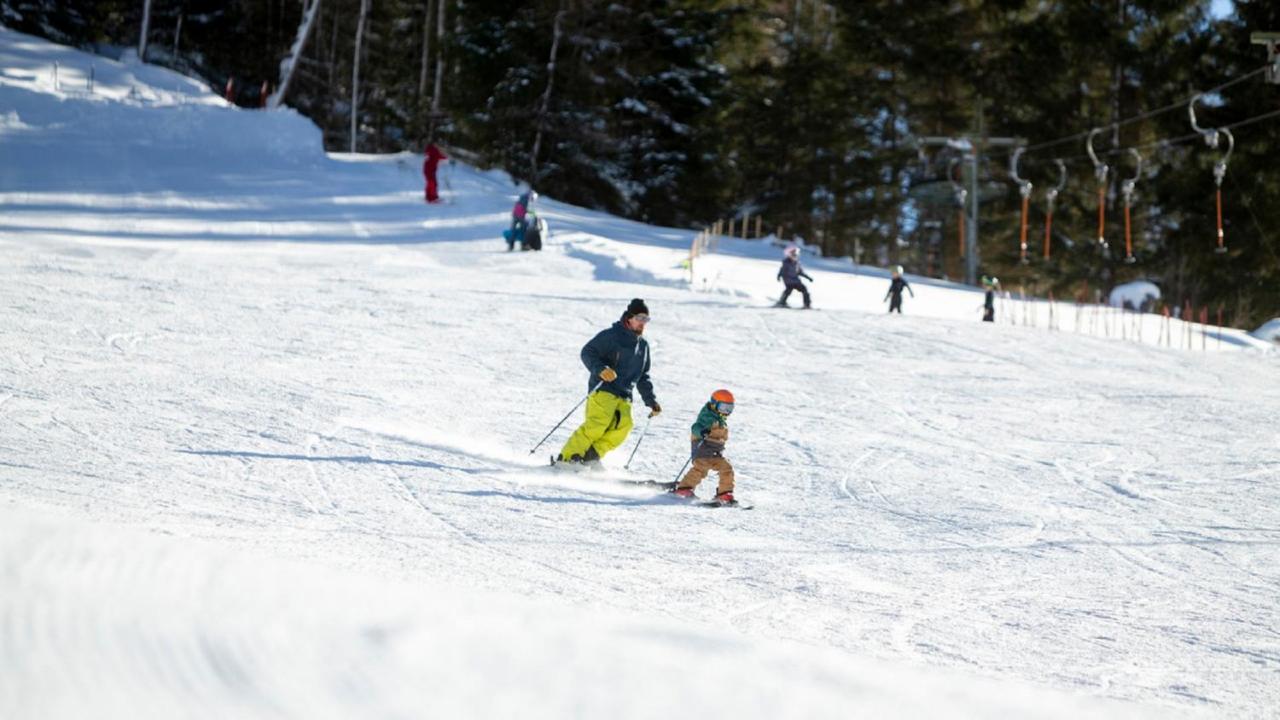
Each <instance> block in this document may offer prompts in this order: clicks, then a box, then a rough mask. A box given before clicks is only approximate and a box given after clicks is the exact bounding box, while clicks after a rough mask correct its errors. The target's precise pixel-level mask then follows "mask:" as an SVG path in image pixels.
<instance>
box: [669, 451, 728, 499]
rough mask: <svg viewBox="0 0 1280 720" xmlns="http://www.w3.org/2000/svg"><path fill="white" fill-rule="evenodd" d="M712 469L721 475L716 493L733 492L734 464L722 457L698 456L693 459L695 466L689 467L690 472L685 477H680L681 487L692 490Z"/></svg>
mask: <svg viewBox="0 0 1280 720" xmlns="http://www.w3.org/2000/svg"><path fill="white" fill-rule="evenodd" d="M712 470H714V471H715V472H716V474H717V475H719V476H720V485H719V486H717V487H716V494H717V495H719V494H720V493H726V492H733V466H732V465H730V464H729V461H728V460H725V459H724V458H722V457H705V458H696V459H695V460H694V461H693V467H691V468H689V472H687V473H685V474H684V477H683V478H680V484H679V487H682V488H688V489H690V490H692V489H694V488H696V487H698V483H700V482H702V479H703V478H705V477H706V476H707V473H709V472H711V471H712Z"/></svg>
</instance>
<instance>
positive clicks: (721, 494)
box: [671, 390, 734, 505]
mask: <svg viewBox="0 0 1280 720" xmlns="http://www.w3.org/2000/svg"><path fill="white" fill-rule="evenodd" d="M732 412H733V393H731V392H729V391H728V390H717V391H715V392H713V393H711V399H710V400H709V401H707V404H706V405H703V406H702V410H701V411H700V412H699V413H698V419H697V420H695V421H694V423H693V427H692V428H690V433H689V445H690V453H691V454H692V455H693V457H692V461H693V467H691V468H689V472H687V473H685V476H684V477H683V478H681V479H680V482H679V483H677V484H676V487H675V489H673V490H672V491H671V492H673V493H674V494H676V495H677V496H679V497H683V498H692V497H693V491H694V488H696V487H698V483H700V482H702V479H703V478H705V477H706V476H707V473H708V472H710V471H712V470H715V471H716V474H717V475H719V477H720V484H719V486H718V487H717V488H716V496H715V501H716V502H718V503H723V504H726V505H731V504H733V503H734V499H733V466H732V465H730V464H729V461H728V460H726V459H725V458H724V446H725V443H727V442H728V441H729V425H728V423H727V422H725V421H726V420H727V419H728V417H729V414H730V413H732Z"/></svg>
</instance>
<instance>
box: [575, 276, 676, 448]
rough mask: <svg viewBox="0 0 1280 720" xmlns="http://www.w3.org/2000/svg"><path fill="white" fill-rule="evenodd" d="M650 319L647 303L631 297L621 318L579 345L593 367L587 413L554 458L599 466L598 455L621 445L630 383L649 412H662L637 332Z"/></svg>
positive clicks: (628, 411) (627, 429)
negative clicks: (654, 393) (582, 344)
mask: <svg viewBox="0 0 1280 720" xmlns="http://www.w3.org/2000/svg"><path fill="white" fill-rule="evenodd" d="M648 323H649V308H648V307H647V306H646V305H645V304H644V300H641V299H640V298H635V299H634V300H632V301H631V303H630V304H629V305H627V310H626V312H624V313H622V319H621V320H619V321H617V322H615V323H614V324H613V327H610V328H608V329H606V330H602V331H601V332H600V333H599V334H597V335H596V336H595V337H593V338H591V341H590V342H588V343H587V344H586V345H584V346H583V347H582V353H581V357H582V364H583V365H585V366H586V367H587V370H589V371H591V378H590V379H589V380H588V381H587V386H588V387H589V388H590V389H591V394H590V395H588V396H587V417H586V420H585V421H583V423H582V425H580V426H579V427H578V429H577V430H575V431H574V433H573V435H571V436H570V437H569V440H568V442H566V443H565V444H564V448H562V449H561V450H560V454H559V456H557V457H556V458H554V459H553V462H576V463H589V464H594V465H598V464H599V463H600V458H602V457H604V456H605V454H606V453H608V452H609V451H610V450H613V449H614V448H616V447H618V446H619V445H621V444H622V443H623V442H624V441H625V440H626V439H627V434H628V433H630V432H631V388H632V386H633V385H634V386H635V387H637V388H639V390H640V398H641V399H642V400H644V404H645V405H647V406H648V407H649V417H653V416H655V415H657V414H658V413H660V412H662V406H661V405H659V404H658V401H657V400H656V399H655V398H654V396H653V383H652V382H650V381H649V343H647V342H645V339H644V338H643V337H641V335H643V334H644V328H645V325H647V324H648Z"/></svg>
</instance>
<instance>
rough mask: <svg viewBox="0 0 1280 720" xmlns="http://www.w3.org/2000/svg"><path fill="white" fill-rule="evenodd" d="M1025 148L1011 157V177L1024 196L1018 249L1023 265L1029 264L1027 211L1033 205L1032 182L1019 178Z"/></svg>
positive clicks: (1020, 148) (1016, 151)
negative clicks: (1019, 167)
mask: <svg viewBox="0 0 1280 720" xmlns="http://www.w3.org/2000/svg"><path fill="white" fill-rule="evenodd" d="M1026 150H1027V149H1026V148H1025V147H1019V148H1018V149H1017V150H1014V151H1013V155H1010V156H1009V176H1010V177H1012V178H1013V181H1014V182H1015V183H1017V184H1018V193H1019V194H1020V195H1022V224H1021V226H1020V230H1019V234H1018V247H1019V253H1020V258H1021V261H1022V264H1024V265H1025V264H1026V263H1027V209H1028V207H1029V206H1030V204H1031V188H1032V185H1031V181H1030V180H1026V179H1024V178H1021V177H1019V176H1018V159H1019V158H1021V157H1022V153H1024V152H1026Z"/></svg>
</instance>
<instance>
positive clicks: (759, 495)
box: [0, 29, 1280, 719]
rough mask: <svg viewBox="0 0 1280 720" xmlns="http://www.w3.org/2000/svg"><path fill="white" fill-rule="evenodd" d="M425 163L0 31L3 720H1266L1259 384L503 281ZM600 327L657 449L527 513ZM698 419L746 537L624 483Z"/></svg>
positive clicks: (603, 219) (1270, 601)
mask: <svg viewBox="0 0 1280 720" xmlns="http://www.w3.org/2000/svg"><path fill="white" fill-rule="evenodd" d="M55 62H56V63H57V67H58V81H57V83H56V84H55V82H54V80H53V78H52V72H53V66H54V63H55ZM91 64H92V65H93V68H94V71H93V77H94V81H95V85H94V88H93V91H92V92H89V91H88V89H87V83H85V78H86V77H87V75H88V72H89V67H90V65H91ZM420 162H421V161H420V158H416V157H414V156H410V155H402V156H395V157H372V156H362V155H329V156H326V155H325V154H324V153H323V152H322V151H321V149H320V146H319V134H318V132H317V131H316V130H315V129H314V128H313V127H312V126H311V125H310V124H309V123H307V122H306V121H305V120H304V119H302V118H300V117H299V116H297V115H296V114H295V113H293V112H291V111H287V110H282V111H279V112H269V113H268V112H259V111H244V110H237V109H234V108H231V107H228V106H226V104H225V103H222V102H221V101H220V100H218V99H217V98H212V97H211V96H210V95H209V94H208V92H207V91H206V90H205V89H204V88H202V87H201V86H199V85H198V84H197V83H194V82H193V81H190V80H187V79H184V78H179V77H177V76H174V75H172V74H169V73H167V72H164V71H162V70H160V69H157V68H154V67H149V66H145V65H137V64H133V65H120V64H117V63H113V62H111V61H107V60H103V59H102V58H94V57H91V56H88V55H84V54H80V53H78V52H75V51H73V50H70V49H67V48H62V47H57V46H54V45H51V44H48V43H45V42H43V41H39V40H36V39H34V38H30V37H27V36H22V35H19V34H16V33H13V32H11V31H8V30H3V29H0V209H2V212H0V307H2V308H3V314H4V321H3V323H0V348H2V349H3V351H2V352H0V412H2V413H3V418H4V422H3V423H0V578H2V582H0V717H4V718H23V719H26V718H41V719H46V718H83V717H96V718H173V717H189V718H224V717H238V718H258V717H261V718H266V717H271V718H279V717H289V718H325V717H386V718H392V717H493V718H498V717H582V718H596V717H602V716H609V717H615V718H653V717H735V718H743V719H750V718H786V717H796V718H801V717H803V718H813V717H830V718H837V717H839V718H848V717H991V718H1007V717H1019V718H1031V717H1050V718H1078V717H1118V718H1132V717H1160V718H1164V717H1170V716H1179V715H1190V716H1199V715H1207V716H1216V717H1233V718H1234V717H1259V718H1260V717H1274V713H1275V712H1276V710H1275V708H1277V707H1280V604H1278V603H1277V600H1276V598H1277V597H1280V549H1278V547H1280V483H1278V482H1277V481H1278V480H1280V425H1277V423H1276V417H1277V414H1278V413H1280V383H1277V381H1276V378H1277V370H1278V365H1277V357H1276V354H1275V353H1274V352H1273V351H1271V350H1268V349H1266V348H1268V347H1269V344H1268V343H1266V342H1265V341H1263V340H1259V339H1255V338H1252V337H1250V336H1248V335H1247V334H1245V333H1241V332H1237V331H1230V330H1228V331H1223V332H1219V331H1217V329H1216V328H1203V327H1199V326H1193V325H1189V324H1183V323H1180V322H1177V321H1174V322H1172V323H1170V322H1169V321H1164V320H1162V319H1159V318H1154V317H1141V316H1126V315H1117V314H1114V312H1113V311H1109V310H1100V309H1099V308H1096V307H1092V306H1090V307H1087V308H1077V307H1075V306H1074V305H1068V304H1061V303H1060V304H1058V305H1056V306H1049V305H1048V304H1043V303H1018V302H1017V301H1015V300H1014V299H1012V298H1004V299H1003V300H1002V305H1001V308H1000V311H999V314H998V317H997V319H998V320H999V322H997V323H994V324H993V323H981V322H978V321H977V320H978V317H979V311H978V308H979V306H980V305H981V303H982V295H981V293H978V292H975V291H973V290H971V289H968V288H963V287H960V286H956V285H951V284H948V283H942V282H936V281H930V280H926V279H922V278H915V277H909V278H908V279H909V280H911V281H912V283H913V288H914V290H915V294H916V296H915V297H914V298H912V297H910V296H908V297H907V298H906V300H905V310H906V314H904V315H892V316H891V315H888V314H886V313H884V308H885V307H886V306H885V305H884V304H883V299H882V296H883V294H884V292H885V290H887V288H888V275H887V273H886V272H884V271H881V270H876V269H868V268H858V267H854V266H853V265H852V264H850V263H849V262H848V261H845V260H838V259H821V258H811V257H809V256H808V255H806V256H805V264H806V269H807V270H808V271H809V272H810V273H811V274H813V275H814V277H815V282H814V283H813V286H812V287H813V292H814V297H815V304H816V305H817V306H818V307H819V308H820V310H818V311H813V312H805V311H801V310H781V309H773V308H770V307H769V304H770V303H771V302H772V300H773V298H774V297H775V296H776V293H777V291H778V289H779V287H780V286H779V285H778V284H777V282H776V280H775V277H774V276H775V273H776V271H777V263H778V260H779V250H778V248H777V247H775V246H773V245H771V244H769V243H767V242H759V241H741V240H739V241H732V240H727V239H726V240H724V241H722V242H721V243H720V244H719V247H718V249H717V251H716V252H714V253H712V254H710V255H708V256H705V257H702V258H698V259H697V260H695V261H694V263H693V267H692V268H689V267H687V263H684V262H682V261H684V260H686V259H687V257H688V248H689V244H690V242H691V240H692V238H693V232H691V231H687V230H679V229H665V228H655V227H650V226H645V225H641V224H637V223H633V222H629V221H625V220H621V219H617V218H613V217H609V216H606V215H602V214H600V213H596V212H591V211H587V210H583V209H580V208H575V207H571V206H568V205H564V204H561V203H558V202H555V201H554V200H552V199H548V198H544V199H542V200H540V202H539V205H538V208H537V209H538V211H539V212H540V213H541V214H542V215H543V216H544V217H546V218H547V219H548V221H549V223H550V226H551V228H552V235H551V237H550V238H549V239H548V240H547V242H546V244H545V250H544V251H543V252H541V253H519V252H517V253H507V252H505V246H504V245H503V244H502V242H501V241H500V239H499V233H500V231H501V230H502V228H503V227H505V226H506V225H507V223H508V219H509V214H508V213H509V209H510V206H511V203H512V201H513V200H514V198H515V195H516V194H517V192H518V190H519V189H518V188H516V187H515V186H513V185H512V184H511V182H510V180H509V179H508V178H507V177H506V176H505V175H502V174H501V173H497V172H492V171H480V170H475V169H471V168H469V167H467V166H465V165H462V164H456V165H446V166H444V167H443V168H442V170H441V174H442V192H443V194H444V196H445V198H446V200H447V202H446V203H445V204H442V205H438V206H427V205H425V204H424V203H423V202H422V184H421V183H422V181H421V175H420V171H419V167H420ZM632 297H643V298H645V299H646V301H647V303H648V305H649V308H650V310H651V314H652V317H653V322H652V323H650V325H649V326H648V330H647V331H646V337H648V339H649V341H650V343H651V344H652V350H653V373H652V376H653V381H654V385H655V388H656V391H657V395H658V399H659V401H660V402H661V404H662V407H663V410H664V412H663V413H662V414H661V415H659V416H658V417H656V418H653V419H652V421H648V422H647V421H646V420H645V414H644V413H643V411H642V408H637V411H636V413H635V418H636V421H637V427H636V431H635V432H633V434H632V436H631V438H630V439H629V440H628V442H627V443H626V444H625V445H624V446H623V447H622V448H620V449H619V450H618V451H616V452H615V453H614V454H612V455H610V456H608V457H607V458H606V465H607V466H608V469H607V470H606V471H605V472H602V473H595V474H557V473H554V472H552V471H550V470H549V469H547V468H546V467H545V463H546V458H547V456H548V455H550V454H551V453H552V452H554V451H556V450H557V449H558V448H559V446H560V445H561V444H562V443H563V442H564V440H565V439H566V438H567V436H568V434H569V432H570V431H571V430H572V429H573V427H574V426H575V425H576V423H577V422H578V420H579V419H580V411H577V412H574V413H572V417H571V418H570V420H569V422H568V423H566V424H565V425H564V426H562V427H560V428H559V429H558V430H557V431H556V432H555V433H553V435H552V437H551V439H550V440H549V441H548V442H547V443H546V444H544V445H542V446H541V447H539V448H538V449H537V451H536V452H531V449H532V448H533V447H534V446H535V444H536V443H537V442H538V440H539V439H540V438H541V437H542V436H543V435H544V434H546V433H547V432H548V431H549V430H551V428H552V426H553V425H554V424H555V423H556V421H557V420H559V419H560V418H561V417H563V416H564V415H565V414H566V413H568V412H570V410H571V409H573V407H574V405H575V403H577V402H579V401H580V400H581V399H582V398H583V396H584V394H585V392H586V388H587V382H588V378H587V375H586V372H585V371H584V369H583V368H582V366H581V364H580V363H579V360H578V352H579V349H580V348H581V346H582V344H583V343H584V342H586V340H588V339H589V338H590V337H591V336H592V335H593V334H595V333H596V332H598V331H599V330H600V329H602V328H604V327H607V326H608V325H609V324H610V323H612V322H613V321H614V320H616V319H617V318H618V316H619V315H620V313H621V312H622V310H623V308H624V307H625V306H626V304H627V302H628V301H629V300H630V299H631V298H632ZM792 303H793V305H794V304H798V298H794V299H793V300H792ZM1050 312H1053V313H1054V315H1052V316H1051V315H1050ZM1166 330H1167V331H1168V334H1167V335H1166V334H1165V331H1166ZM720 387H725V388H729V389H731V390H732V391H733V392H734V394H735V395H736V396H737V401H738V402H737V410H736V412H735V413H734V415H733V416H732V418H731V419H730V424H731V426H732V428H733V435H732V437H731V439H730V442H729V446H728V450H727V456H728V457H729V459H730V460H731V461H732V462H733V463H734V465H735V467H736V468H737V470H738V485H737V491H738V495H739V496H740V497H742V498H744V499H747V500H750V501H751V502H753V503H755V508H754V509H753V510H751V511H741V510H733V509H722V510H707V509H703V508H698V507H690V506H687V505H683V504H681V503H679V502H675V501H672V500H671V499H669V498H668V497H666V496H663V495H661V494H659V493H656V492H653V491H651V490H649V489H646V488H644V487H642V486H636V485H630V484H627V483H626V482H624V481H625V480H628V479H641V478H646V479H658V480H667V479H671V478H673V477H674V476H675V474H676V472H677V471H678V470H679V469H680V466H681V464H682V463H683V462H684V460H685V458H686V456H687V452H688V444H687V437H688V435H687V433H688V427H689V425H690V424H691V423H692V421H693V419H694V416H695V415H696V413H697V411H698V409H699V407H700V406H701V405H702V403H703V402H705V400H706V398H707V396H708V395H709V393H710V392H711V391H713V390H715V389H716V388H720ZM645 428H647V434H644V436H643V442H642V443H641V444H640V446H639V448H638V450H637V451H636V454H635V459H634V461H633V462H632V464H631V467H630V469H629V470H624V469H623V467H622V466H623V465H624V464H625V463H626V461H627V458H628V456H629V455H630V454H631V452H632V451H633V450H635V449H636V442H637V441H638V440H639V439H640V436H641V433H642V431H644V430H645ZM713 482H714V481H713V480H709V481H707V482H706V483H704V484H703V486H702V487H701V488H700V493H701V494H702V495H703V496H706V495H708V494H709V493H710V491H711V486H712V484H713Z"/></svg>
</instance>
